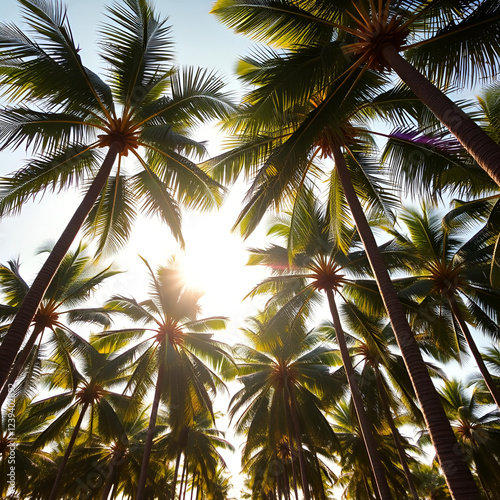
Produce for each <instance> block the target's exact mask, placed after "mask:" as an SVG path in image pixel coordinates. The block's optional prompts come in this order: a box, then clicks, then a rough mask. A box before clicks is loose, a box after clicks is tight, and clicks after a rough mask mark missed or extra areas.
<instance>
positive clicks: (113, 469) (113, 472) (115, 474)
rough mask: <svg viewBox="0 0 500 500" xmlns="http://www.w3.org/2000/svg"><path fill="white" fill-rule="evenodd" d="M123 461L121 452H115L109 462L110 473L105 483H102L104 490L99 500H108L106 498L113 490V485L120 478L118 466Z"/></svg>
mask: <svg viewBox="0 0 500 500" xmlns="http://www.w3.org/2000/svg"><path fill="white" fill-rule="evenodd" d="M123 460H124V455H123V452H122V451H118V450H115V451H114V452H113V455H112V457H111V462H110V473H109V475H108V477H107V478H106V482H105V483H104V488H103V490H102V495H101V500H108V496H109V494H110V492H111V489H112V488H113V485H114V484H116V483H117V482H118V478H119V476H120V473H119V466H120V465H121V463H122V462H123ZM111 498H113V497H111Z"/></svg>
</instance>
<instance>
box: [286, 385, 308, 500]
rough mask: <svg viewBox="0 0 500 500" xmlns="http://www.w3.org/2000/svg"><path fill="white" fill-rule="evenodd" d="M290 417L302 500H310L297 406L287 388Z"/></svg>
mask: <svg viewBox="0 0 500 500" xmlns="http://www.w3.org/2000/svg"><path fill="white" fill-rule="evenodd" d="M286 389H287V393H288V400H289V409H290V416H291V418H292V425H293V430H294V434H295V441H296V443H297V454H298V456H299V467H300V475H301V479H302V491H303V492H304V500H310V496H309V481H308V480H307V471H306V464H305V460H304V450H303V449H302V436H301V433H300V426H299V420H298V415H297V405H296V404H295V398H294V395H293V392H292V391H291V390H290V389H289V388H288V387H287V388H286Z"/></svg>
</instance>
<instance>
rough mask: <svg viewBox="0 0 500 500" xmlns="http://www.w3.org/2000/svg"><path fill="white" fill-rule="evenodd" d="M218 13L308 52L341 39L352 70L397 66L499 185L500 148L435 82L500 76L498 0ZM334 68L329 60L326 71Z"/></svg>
mask: <svg viewBox="0 0 500 500" xmlns="http://www.w3.org/2000/svg"><path fill="white" fill-rule="evenodd" d="M212 12H214V13H215V14H216V15H217V16H218V17H219V18H220V19H221V20H222V22H224V23H225V24H226V25H228V26H229V27H231V28H233V29H234V30H235V31H237V32H240V33H244V34H247V35H249V36H251V37H253V38H254V39H257V40H258V41H265V42H267V43H269V44H272V45H274V46H278V47H280V48H285V49H289V51H290V52H291V53H295V54H302V55H305V53H306V52H307V51H308V50H311V48H313V49H314V48H316V49H317V51H316V53H318V52H319V51H320V50H326V51H328V50H329V48H330V47H331V46H332V45H333V44H334V43H335V42H340V44H341V48H342V54H343V56H344V57H348V56H350V58H349V66H350V67H349V69H348V70H347V71H346V74H347V75H350V74H352V73H353V72H354V71H355V70H356V69H357V68H360V67H361V68H363V70H370V69H372V70H374V71H377V72H380V73H382V72H384V71H386V70H387V69H390V70H394V71H395V72H396V73H397V74H398V76H399V77H400V78H401V79H402V80H403V81H404V82H405V84H406V85H408V87H410V88H411V89H412V91H413V92H414V93H415V95H416V96H418V98H419V99H420V100H421V101H422V102H423V103H424V104H425V105H426V106H427V107H428V108H429V109H430V110H431V111H432V112H433V113H434V114H435V115H436V117H437V118H438V119H439V120H440V121H441V122H442V123H443V124H444V125H445V126H446V127H447V128H448V129H449V130H450V131H451V132H452V133H453V134H454V135H455V136H456V137H457V138H458V140H459V141H460V142H461V143H462V144H463V146H464V147H465V148H466V149H467V150H468V151H469V153H470V154H471V155H472V156H473V157H474V158H475V159H476V161H477V162H478V164H479V165H481V167H482V168H484V169H485V170H486V171H487V172H488V174H489V175H490V176H491V177H492V178H493V179H494V180H495V182H496V183H497V184H498V185H500V167H499V166H498V165H499V164H500V146H499V145H498V144H497V143H495V142H494V141H493V140H492V139H491V138H490V137H489V136H488V135H487V134H486V133H485V132H484V130H482V129H481V128H480V127H479V126H478V125H477V124H476V123H475V122H474V121H472V120H471V119H470V118H469V117H468V116H467V115H466V114H465V113H464V112H463V111H462V110H461V109H460V108H459V107H458V106H457V105H456V104H454V103H453V101H451V100H450V99H449V98H448V97H447V96H446V95H445V94H444V93H443V92H441V90H439V88H438V87H436V86H435V85H434V84H433V83H432V81H434V82H436V84H437V85H439V86H443V87H449V86H450V85H455V86H462V85H463V84H464V83H466V82H471V83H473V82H474V81H475V78H476V77H477V76H479V75H481V76H482V77H486V78H494V77H495V76H496V74H497V73H498V70H499V66H500V57H499V54H500V30H499V28H498V26H499V19H500V7H499V5H498V2H497V1H496V0H477V1H473V2H460V3H459V4H453V5H451V4H447V3H446V2H432V3H428V2H423V1H407V2H401V1H391V0H386V1H385V2H384V1H382V0H378V1H375V0H364V1H362V0H360V1H358V2H345V1H343V0H341V1H335V2H330V1H329V0H314V1H307V2H303V1H300V0H296V1H288V0H252V1H250V2H249V1H247V0H219V1H218V2H217V3H216V4H215V7H214V8H213V11H212ZM400 52H405V54H406V56H407V59H404V58H403V57H402V56H401V55H400ZM340 57H342V55H340ZM473 61H474V63H473ZM320 68H321V67H320ZM315 69H316V68H315ZM318 69H319V68H318ZM329 69H330V68H329V67H328V65H326V66H323V67H322V68H321V69H319V71H323V72H326V71H328V70H329ZM420 71H422V72H425V73H426V74H427V75H428V78H426V77H425V76H424V75H423V74H422V73H421V72H420ZM476 75H477V76H476ZM294 83H296V82H294ZM301 90H302V89H301Z"/></svg>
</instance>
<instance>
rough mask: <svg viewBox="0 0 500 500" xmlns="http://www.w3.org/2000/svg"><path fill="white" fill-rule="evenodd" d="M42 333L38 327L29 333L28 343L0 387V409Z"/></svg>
mask: <svg viewBox="0 0 500 500" xmlns="http://www.w3.org/2000/svg"><path fill="white" fill-rule="evenodd" d="M42 332H43V328H42V327H40V326H38V327H37V326H35V328H34V329H33V332H32V333H31V336H30V338H29V339H28V342H27V343H26V345H25V346H24V347H23V349H22V351H21V352H20V353H19V354H18V356H17V357H16V359H15V361H14V365H13V366H12V370H11V371H10V373H9V376H8V378H7V380H6V382H5V384H4V386H3V387H2V391H1V392H0V408H1V407H2V406H3V404H4V402H5V398H6V397H7V394H8V393H9V387H11V386H12V385H13V384H14V382H15V381H16V379H17V376H18V375H19V373H20V372H21V370H22V369H23V367H24V364H25V363H26V360H27V359H28V357H29V355H30V353H31V350H32V349H33V346H34V345H35V342H36V339H37V338H38V336H39V335H40V333H42Z"/></svg>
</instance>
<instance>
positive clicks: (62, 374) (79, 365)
mask: <svg viewBox="0 0 500 500" xmlns="http://www.w3.org/2000/svg"><path fill="white" fill-rule="evenodd" d="M56 340H57V343H55V345H54V353H53V355H52V356H51V358H50V359H49V360H48V361H47V362H46V363H47V364H49V366H50V367H51V369H50V371H49V374H48V375H47V376H46V377H45V380H46V384H47V388H48V389H49V390H61V389H62V390H64V391H65V392H62V393H59V394H56V395H53V396H49V397H47V398H45V399H42V400H40V401H38V402H36V403H33V404H32V405H31V406H30V409H29V421H30V424H31V425H32V426H33V427H34V428H38V427H40V426H43V425H44V423H46V422H47V421H48V420H49V421H50V420H51V419H53V420H52V421H51V422H49V424H48V425H45V426H44V427H45V428H43V430H42V431H41V432H40V433H39V435H38V436H37V438H36V439H35V440H34V441H33V448H34V449H43V448H44V447H45V446H46V445H47V444H48V443H50V442H52V441H57V439H58V438H59V439H60V437H61V435H63V433H64V431H65V428H66V427H67V426H68V424H70V423H71V422H72V421H75V419H76V423H75V424H74V426H73V428H72V430H71V434H70V436H69V441H68V442H67V443H66V442H65V443H64V455H63V457H62V460H61V462H60V464H59V467H58V470H57V475H56V477H55V479H54V481H53V485H52V488H51V492H50V495H49V500H55V499H56V498H57V497H58V490H59V487H60V485H61V481H62V479H63V474H64V471H65V468H66V465H67V463H68V460H69V457H70V455H71V452H72V450H73V447H74V445H75V443H76V441H77V439H78V436H79V434H80V431H81V429H82V428H83V424H84V419H85V418H86V417H88V418H89V422H88V435H89V439H90V438H91V437H92V433H93V429H94V428H96V427H97V426H100V427H107V428H108V429H115V430H114V431H113V432H114V433H115V434H114V435H115V438H116V439H119V438H120V436H119V435H117V434H116V433H117V432H119V430H120V428H121V425H120V422H119V419H118V417H117V415H116V412H115V410H114V409H113V405H128V398H127V397H126V396H123V395H122V394H121V393H114V392H113V391H112V388H113V387H117V386H119V385H120V384H122V383H123V382H124V379H123V377H122V376H120V375H119V372H120V371H121V370H120V368H121V367H120V363H121V360H114V361H112V360H110V359H109V357H108V355H105V354H102V353H100V352H98V351H97V350H96V349H95V348H93V347H92V346H91V345H90V344H88V343H87V342H85V341H83V340H80V341H78V343H79V346H78V349H77V350H78V352H79V356H78V359H77V360H76V359H73V358H72V356H71V355H70V354H69V351H70V349H69V347H71V343H74V342H75V341H74V340H73V339H72V342H67V341H66V342H61V341H59V338H56Z"/></svg>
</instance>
